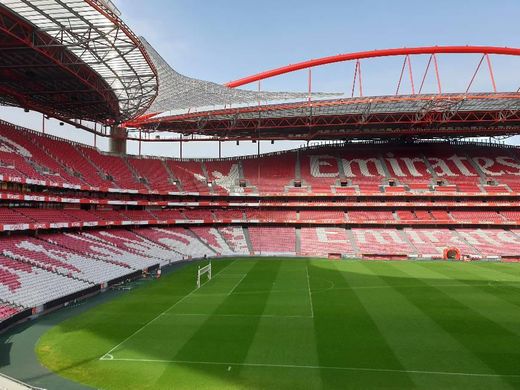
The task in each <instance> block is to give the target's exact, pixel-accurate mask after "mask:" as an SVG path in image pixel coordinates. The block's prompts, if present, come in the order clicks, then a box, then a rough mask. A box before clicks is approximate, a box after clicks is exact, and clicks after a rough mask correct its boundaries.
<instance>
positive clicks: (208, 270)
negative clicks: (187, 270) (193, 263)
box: [197, 261, 211, 288]
mask: <svg viewBox="0 0 520 390" xmlns="http://www.w3.org/2000/svg"><path fill="white" fill-rule="evenodd" d="M205 274H207V275H208V280H211V261H210V262H209V264H208V265H206V266H204V267H200V266H199V268H198V270H197V288H200V281H201V279H202V277H203V276H204V275H205Z"/></svg>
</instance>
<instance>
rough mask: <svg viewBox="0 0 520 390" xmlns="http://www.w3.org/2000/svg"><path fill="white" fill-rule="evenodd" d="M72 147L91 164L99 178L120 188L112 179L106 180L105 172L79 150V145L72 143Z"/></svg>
mask: <svg viewBox="0 0 520 390" xmlns="http://www.w3.org/2000/svg"><path fill="white" fill-rule="evenodd" d="M72 147H73V148H74V149H76V152H77V153H78V154H80V155H81V156H82V157H83V158H84V159H85V160H86V161H87V162H88V163H89V164H90V165H92V167H93V168H94V170H95V171H96V172H97V174H98V175H99V178H100V179H103V180H105V181H109V182H110V184H111V185H113V186H114V187H115V188H120V187H119V185H118V184H117V183H116V182H115V181H113V180H108V179H107V178H106V177H105V174H104V173H103V170H102V169H101V168H99V167H98V166H97V165H96V164H94V162H93V161H92V160H91V159H90V158H89V157H88V156H87V155H86V154H85V153H83V152H82V151H81V147H79V145H76V144H72Z"/></svg>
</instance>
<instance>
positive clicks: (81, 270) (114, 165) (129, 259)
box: [0, 122, 520, 320]
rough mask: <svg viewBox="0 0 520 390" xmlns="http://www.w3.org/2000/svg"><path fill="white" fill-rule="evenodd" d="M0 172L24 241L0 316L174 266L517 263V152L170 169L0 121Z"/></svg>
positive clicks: (441, 148) (0, 291)
mask: <svg viewBox="0 0 520 390" xmlns="http://www.w3.org/2000/svg"><path fill="white" fill-rule="evenodd" d="M0 175H3V176H2V177H1V178H0V179H2V189H1V190H0V196H2V199H1V200H0V202H1V204H2V207H0V226H1V227H2V229H4V227H5V229H4V230H6V231H8V230H12V231H16V230H21V231H23V230H31V232H34V233H31V235H29V234H23V232H22V233H16V232H12V233H8V232H2V233H0V320H1V319H4V318H8V317H9V316H11V315H14V314H16V313H18V312H19V311H20V310H23V309H25V308H33V307H36V306H39V305H42V304H43V303H45V302H48V301H49V300H52V299H58V298H60V297H63V296H66V295H68V294H72V293H75V292H78V291H81V290H85V289H87V288H89V287H92V286H96V285H102V284H104V283H107V282H108V281H110V280H114V279H119V278H121V277H125V276H126V275H128V274H130V273H134V272H139V271H141V270H146V269H148V268H150V267H152V266H157V265H159V266H163V265H166V264H168V263H171V262H175V261H179V260H182V259H193V258H202V257H216V256H233V255H288V256H294V255H304V256H324V257H326V256H330V257H338V256H343V257H364V258H369V259H372V258H390V259H404V258H416V257H417V258H428V259H429V258H442V257H443V255H444V251H445V250H446V249H447V248H450V247H455V248H457V249H459V250H460V252H461V254H462V255H463V256H464V257H465V258H467V257H468V256H469V257H470V258H474V259H477V258H489V259H498V258H502V259H503V260H510V259H520V231H519V230H518V229H517V226H518V224H519V223H520V211H518V209H519V207H520V184H518V182H519V180H518V178H519V176H520V150H519V149H517V148H505V147H498V146H486V145H483V144H478V143H468V144H457V143H455V142H453V143H445V142H429V143H426V142H425V143H418V144H384V143H362V144H361V143H360V144H352V145H350V144H346V145H343V146H322V147H316V148H308V149H302V150H300V151H297V152H295V151H290V152H281V153H273V154H270V155H265V156H260V157H256V156H251V157H246V158H237V159H220V160H218V159H211V160H197V161H195V160H190V161H181V160H176V159H168V158H164V159H158V158H148V157H136V156H124V157H122V156H116V155H108V154H104V153H101V152H99V151H98V150H97V149H95V148H90V147H87V146H83V145H79V144H75V143H71V142H68V141H65V140H60V139H57V138H55V137H49V136H46V135H42V134H38V133H36V132H32V131H27V130H22V129H19V128H16V127H14V126H11V125H9V124H5V123H1V122H0ZM31 180H32V182H31ZM34 181H37V182H34ZM43 181H45V183H43ZM180 192H183V193H180ZM44 198H45V200H42V199H44ZM148 223H151V224H152V226H144V224H148ZM107 225H114V226H111V227H109V226H107ZM173 225H174V226H173ZM51 228H52V229H53V231H52V233H50V232H49V229H51ZM79 228H82V229H83V230H79Z"/></svg>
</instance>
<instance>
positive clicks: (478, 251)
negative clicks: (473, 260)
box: [450, 229, 482, 255]
mask: <svg viewBox="0 0 520 390" xmlns="http://www.w3.org/2000/svg"><path fill="white" fill-rule="evenodd" d="M450 231H451V232H453V233H454V235H455V236H456V237H457V238H458V239H459V240H460V241H462V242H463V243H464V244H466V245H467V246H469V247H470V248H472V249H474V250H475V252H477V253H478V254H480V255H482V254H481V253H480V250H478V249H477V248H475V247H474V246H473V245H471V244H470V242H469V241H468V240H466V238H464V236H463V235H462V234H460V233H459V232H458V231H457V230H456V229H453V230H452V229H450Z"/></svg>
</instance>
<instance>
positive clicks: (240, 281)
mask: <svg viewBox="0 0 520 390" xmlns="http://www.w3.org/2000/svg"><path fill="white" fill-rule="evenodd" d="M246 276H247V273H245V274H244V276H242V277H241V278H240V280H239V281H238V282H237V284H235V285H234V286H233V288H232V289H231V291H230V292H228V294H227V295H231V294H233V291H235V289H236V288H237V287H238V286H239V285H240V283H242V280H244V279H245V278H246Z"/></svg>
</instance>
